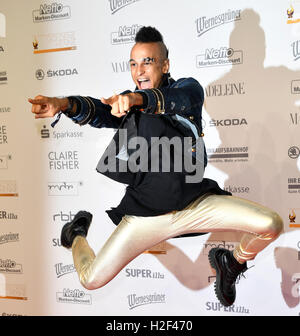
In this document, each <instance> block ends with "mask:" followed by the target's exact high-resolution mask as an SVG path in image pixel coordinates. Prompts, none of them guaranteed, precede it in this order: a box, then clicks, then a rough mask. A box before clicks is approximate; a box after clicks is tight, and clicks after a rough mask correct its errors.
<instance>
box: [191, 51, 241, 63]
mask: <svg viewBox="0 0 300 336" xmlns="http://www.w3.org/2000/svg"><path fill="white" fill-rule="evenodd" d="M238 64H243V51H242V50H234V49H233V48H227V47H220V48H210V49H206V50H205V52H204V54H200V55H197V56H196V67H197V68H205V67H215V66H227V65H238Z"/></svg>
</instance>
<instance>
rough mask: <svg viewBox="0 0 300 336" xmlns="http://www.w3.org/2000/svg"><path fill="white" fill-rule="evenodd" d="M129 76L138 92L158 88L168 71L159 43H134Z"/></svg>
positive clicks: (167, 62)
mask: <svg viewBox="0 0 300 336" xmlns="http://www.w3.org/2000/svg"><path fill="white" fill-rule="evenodd" d="M130 68H131V76H132V79H133V81H134V83H135V84H136V86H137V88H138V89H139V90H145V89H153V88H158V87H159V85H160V83H161V80H162V76H163V74H166V73H168V71H169V60H168V59H166V58H165V56H164V53H163V49H162V46H161V44H160V43H156V42H154V43H136V44H135V45H134V47H133V48H132V50H131V54H130Z"/></svg>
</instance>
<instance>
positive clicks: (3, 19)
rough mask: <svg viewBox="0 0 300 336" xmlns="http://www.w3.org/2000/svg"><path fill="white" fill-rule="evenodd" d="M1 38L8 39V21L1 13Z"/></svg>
mask: <svg viewBox="0 0 300 336" xmlns="http://www.w3.org/2000/svg"><path fill="white" fill-rule="evenodd" d="M0 37H6V19H5V15H4V14H2V13H0Z"/></svg>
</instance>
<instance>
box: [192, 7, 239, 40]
mask: <svg viewBox="0 0 300 336" xmlns="http://www.w3.org/2000/svg"><path fill="white" fill-rule="evenodd" d="M238 20H241V10H240V9H237V10H231V9H228V11H227V12H225V13H222V14H219V15H216V16H212V17H210V18H207V17H206V16H202V17H200V18H198V19H197V20H196V28H197V33H198V37H200V36H202V35H203V34H205V33H207V32H208V31H209V30H212V29H214V28H216V27H219V26H222V25H224V24H226V23H230V22H234V21H238Z"/></svg>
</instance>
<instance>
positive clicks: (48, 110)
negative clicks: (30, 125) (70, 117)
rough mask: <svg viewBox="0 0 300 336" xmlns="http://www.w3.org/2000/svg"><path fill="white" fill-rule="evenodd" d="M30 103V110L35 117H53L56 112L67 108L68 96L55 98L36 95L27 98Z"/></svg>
mask: <svg viewBox="0 0 300 336" xmlns="http://www.w3.org/2000/svg"><path fill="white" fill-rule="evenodd" d="M28 101H29V103H31V104H32V108H31V112H32V113H35V119H39V118H49V117H54V116H55V115H56V114H57V113H58V112H60V111H63V110H65V109H67V108H68V105H69V100H68V98H56V97H45V96H41V95H39V96H36V97H35V98H34V99H31V98H28Z"/></svg>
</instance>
